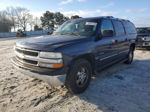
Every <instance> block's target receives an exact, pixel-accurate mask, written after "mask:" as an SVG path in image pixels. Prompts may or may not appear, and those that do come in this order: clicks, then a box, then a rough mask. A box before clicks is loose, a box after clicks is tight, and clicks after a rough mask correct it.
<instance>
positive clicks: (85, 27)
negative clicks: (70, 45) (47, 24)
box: [54, 19, 98, 36]
mask: <svg viewBox="0 0 150 112" xmlns="http://www.w3.org/2000/svg"><path fill="white" fill-rule="evenodd" d="M97 21H98V20H95V19H92V20H86V19H85V20H71V21H67V22H65V23H64V24H62V25H61V26H60V27H59V28H58V29H57V30H56V31H55V32H54V35H57V34H59V35H74V36H92V35H94V34H95V33H96V28H97V24H98V22H97Z"/></svg>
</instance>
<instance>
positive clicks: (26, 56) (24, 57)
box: [15, 47, 39, 66]
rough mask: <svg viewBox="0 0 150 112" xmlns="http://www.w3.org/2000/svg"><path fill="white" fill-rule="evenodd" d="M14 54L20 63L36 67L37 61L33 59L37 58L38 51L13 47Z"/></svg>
mask: <svg viewBox="0 0 150 112" xmlns="http://www.w3.org/2000/svg"><path fill="white" fill-rule="evenodd" d="M15 54H16V59H17V60H18V61H19V62H20V63H24V64H29V65H34V66H38V60H36V59H35V58H38V54H39V51H34V50H29V49H24V48H20V47H15Z"/></svg>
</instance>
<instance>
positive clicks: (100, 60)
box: [100, 50, 129, 61]
mask: <svg viewBox="0 0 150 112" xmlns="http://www.w3.org/2000/svg"><path fill="white" fill-rule="evenodd" d="M128 51H129V50H125V51H121V52H119V53H118V54H114V55H111V56H107V57H105V58H102V59H100V61H102V60H105V59H108V58H111V57H113V56H116V55H119V54H121V53H124V52H128Z"/></svg>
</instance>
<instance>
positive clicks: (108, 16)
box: [104, 16, 114, 18]
mask: <svg viewBox="0 0 150 112" xmlns="http://www.w3.org/2000/svg"><path fill="white" fill-rule="evenodd" d="M104 17H105V18H114V17H113V16H104Z"/></svg>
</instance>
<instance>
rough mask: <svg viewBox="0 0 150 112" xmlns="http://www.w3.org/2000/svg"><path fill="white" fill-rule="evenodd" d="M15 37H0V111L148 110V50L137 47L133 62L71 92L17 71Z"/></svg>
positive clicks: (107, 71) (149, 61)
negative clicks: (84, 88)
mask: <svg viewBox="0 0 150 112" xmlns="http://www.w3.org/2000/svg"><path fill="white" fill-rule="evenodd" d="M17 40H18V39H6V40H5V39H1V40H0V112H83V111H84V112H150V51H139V50H136V52H135V58H134V62H133V64H131V65H125V64H117V65H113V66H112V67H110V68H108V69H106V70H104V71H102V72H101V73H100V75H99V76H97V77H96V78H93V80H92V82H91V84H90V86H89V88H88V89H87V90H86V91H85V92H84V93H83V94H80V95H72V94H70V93H68V92H67V90H66V89H65V88H64V87H57V88H52V87H50V86H49V85H48V84H46V83H45V82H43V81H39V80H36V79H33V78H30V77H27V76H24V75H23V74H21V73H19V72H18V71H16V70H15V69H14V68H13V66H12V65H11V61H10V59H11V57H13V56H14V53H13V45H14V43H15V42H16V41H17Z"/></svg>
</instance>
